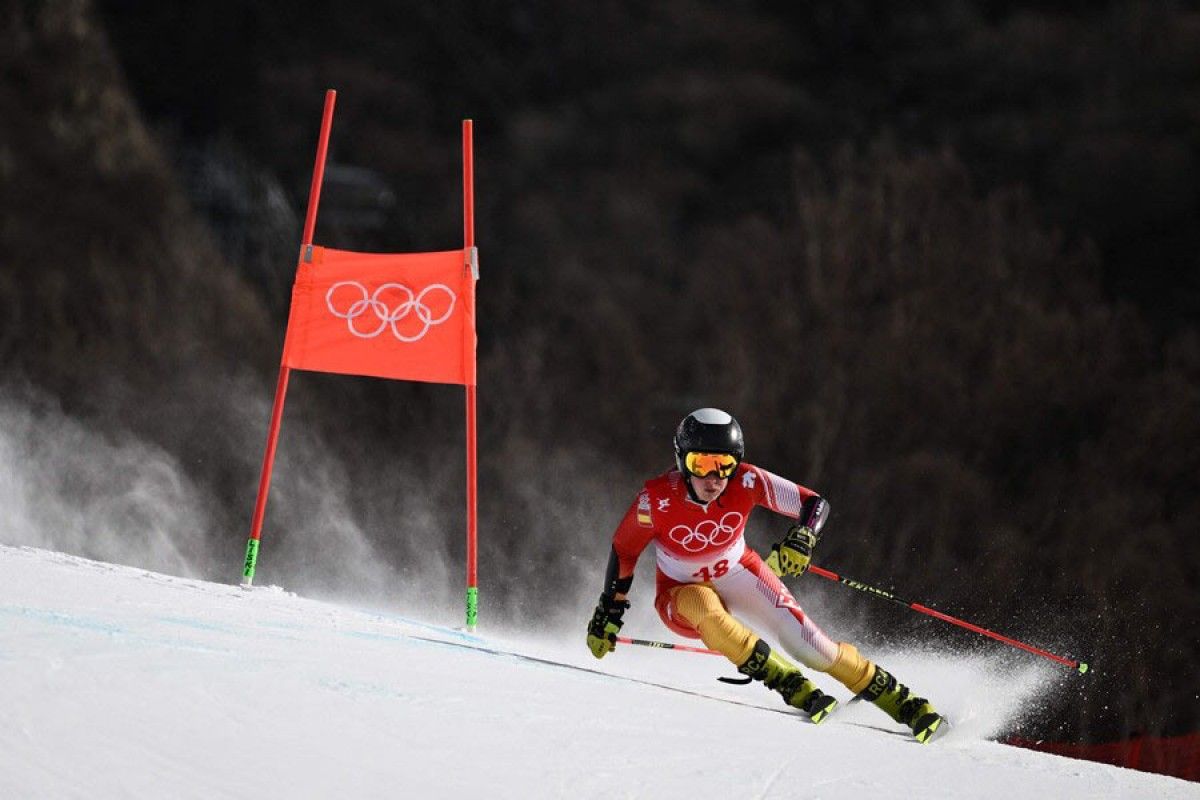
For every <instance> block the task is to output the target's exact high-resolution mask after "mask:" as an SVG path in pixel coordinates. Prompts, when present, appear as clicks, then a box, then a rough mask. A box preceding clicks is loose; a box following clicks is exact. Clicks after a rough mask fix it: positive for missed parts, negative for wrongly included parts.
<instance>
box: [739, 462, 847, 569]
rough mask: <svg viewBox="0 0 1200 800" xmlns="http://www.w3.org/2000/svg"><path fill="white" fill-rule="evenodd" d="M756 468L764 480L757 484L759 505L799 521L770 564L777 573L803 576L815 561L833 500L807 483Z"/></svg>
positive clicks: (789, 530) (775, 550)
mask: <svg viewBox="0 0 1200 800" xmlns="http://www.w3.org/2000/svg"><path fill="white" fill-rule="evenodd" d="M752 469H754V470H755V471H756V472H757V473H758V477H760V478H761V479H762V480H761V481H756V487H755V488H756V490H757V494H758V497H757V501H758V504H759V505H761V506H766V507H767V508H769V509H771V510H772V511H775V512H778V513H780V514H784V515H786V516H789V517H793V518H795V520H796V522H795V523H794V524H793V525H792V526H791V527H790V528H789V529H788V532H787V534H786V535H784V537H783V540H782V541H780V542H779V543H778V544H776V545H775V546H773V547H772V548H771V553H770V555H768V556H767V559H766V560H767V566H768V567H770V568H771V570H772V571H773V572H774V573H775V574H776V575H800V574H802V573H803V572H805V571H806V570H807V569H808V566H809V564H810V563H811V562H812V551H813V548H815V547H816V546H817V541H818V540H820V538H821V529H822V528H824V527H825V520H826V519H828V517H829V501H827V500H826V499H825V498H823V497H821V495H819V494H817V493H816V492H814V491H813V490H812V489H809V488H808V487H806V486H801V485H800V484H798V483H794V482H792V481H789V480H787V479H786V478H781V477H779V476H778V475H775V474H773V473H770V472H767V471H766V470H765V469H759V468H758V467H752Z"/></svg>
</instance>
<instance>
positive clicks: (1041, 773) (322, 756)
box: [0, 546, 1200, 800]
mask: <svg viewBox="0 0 1200 800" xmlns="http://www.w3.org/2000/svg"><path fill="white" fill-rule="evenodd" d="M439 622H440V623H449V624H453V622H454V621H453V620H433V621H429V622H421V621H417V620H416V619H413V618H409V617H404V616H399V615H395V614H391V613H386V612H374V611H365V610H357V609H353V608H347V607H341V606H336V605H331V604H327V603H319V602H315V601H312V600H308V599H305V598H301V597H297V596H295V595H293V594H290V593H288V592H285V591H283V590H280V589H277V588H259V589H254V590H249V591H247V590H243V589H241V588H239V587H236V586H232V585H222V584H215V583H206V582H202V581H196V580H190V579H184V578H176V577H171V576H168V575H163V574H158V573H153V572H147V571H145V570H140V569H134V568H130V567H121V566H114V565H111V564H105V563H101V562H95V561H88V560H85V559H81V558H77V557H74V556H68V555H63V554H60V553H54V552H49V551H45V550H38V549H34V548H28V547H21V548H15V547H5V546H0V718H2V720H3V722H2V724H0V798H27V797H37V798H42V797H51V798H61V797H87V798H108V797H155V798H160V797H161V798H165V797H171V798H190V797H196V798H205V800H213V799H214V798H229V797H246V798H272V797H289V798H307V797H412V796H423V797H438V798H441V797H451V798H453V797H483V798H488V800H492V799H493V798H509V797H513V798H516V797H521V798H524V797H571V798H586V797H596V798H601V797H602V798H621V797H655V798H676V797H679V798H682V797H688V798H703V797H738V798H743V797H755V798H768V797H799V796H803V797H810V798H822V797H823V798H837V797H853V798H856V800H862V798H871V799H872V800H877V799H878V798H904V800H911V798H913V797H965V798H1005V799H1006V800H1008V798H1023V797H1054V798H1097V797H1121V798H1130V797H1147V798H1185V797H1186V798H1192V799H1193V800H1195V799H1196V798H1200V786H1198V785H1197V784H1194V783H1187V782H1184V781H1181V780H1178V779H1174V778H1169V777H1165V776H1160V775H1152V774H1147V773H1140V772H1134V771H1132V770H1125V769H1120V768H1116V767H1110V766H1105V765H1102V764H1095V763H1091V762H1084V761H1074V760H1071V759H1066V758H1061V757H1058V756H1052V755H1046V754H1042V753H1034V752H1029V751H1025V750H1019V749H1016V748H1012V747H1007V746H1004V745H1001V744H997V743H994V742H990V741H987V739H986V737H987V736H988V735H990V734H993V733H994V732H995V730H996V729H997V728H998V726H1002V725H1003V723H1004V720H1005V718H1006V717H1007V715H1010V714H1011V713H1012V708H1013V707H1015V706H1016V705H1019V704H1020V700H1021V698H1020V697H1014V696H1013V694H1012V692H1011V687H1012V686H1013V685H1014V683H1016V684H1019V685H1020V686H1022V687H1023V689H1022V691H1024V692H1026V693H1031V692H1034V691H1036V690H1037V687H1038V685H1039V681H1040V680H1041V679H1040V678H1039V676H1038V673H1037V672H1036V670H1032V668H1031V671H1030V672H1029V673H1028V674H1023V675H1022V674H1016V675H1014V674H1013V673H1012V672H1011V671H1008V672H1006V674H1004V675H995V674H991V673H989V671H988V667H987V665H986V664H980V663H957V662H949V661H947V660H945V659H943V660H941V661H938V662H935V663H936V667H934V669H935V670H936V672H935V674H933V675H929V674H928V671H929V669H930V667H929V663H930V660H929V658H928V655H927V654H925V655H911V654H910V655H908V656H905V655H904V654H890V655H889V658H888V665H889V666H891V667H893V668H894V669H895V671H897V672H901V673H902V674H916V673H917V672H918V669H917V665H918V664H921V663H924V664H925V665H926V666H925V670H926V672H925V680H926V682H927V683H928V684H929V689H928V690H926V691H929V692H930V693H932V690H934V689H936V696H937V697H938V701H939V706H940V707H941V708H943V709H944V710H946V711H947V712H948V713H950V714H953V715H955V717H956V718H957V719H958V720H959V723H958V725H957V726H956V727H955V728H954V730H952V731H951V732H950V733H949V734H948V735H947V736H945V737H943V738H942V739H941V740H939V741H937V742H935V743H934V744H931V745H927V746H921V745H918V744H916V743H915V742H913V741H912V740H911V739H910V738H908V737H907V735H906V734H905V733H904V732H903V731H902V730H901V729H900V728H898V727H897V726H895V725H893V724H892V723H891V722H890V720H888V719H887V718H886V717H884V716H883V715H882V714H881V713H880V712H878V711H877V710H876V709H873V708H870V707H868V706H865V705H862V704H856V705H855V706H850V707H847V708H844V709H842V710H841V711H839V712H838V714H837V715H836V716H834V717H831V718H830V719H829V721H828V722H826V723H825V724H823V725H821V726H819V727H817V726H813V725H811V724H809V723H807V722H805V721H803V720H802V719H800V718H799V717H797V716H795V715H792V714H790V713H786V712H785V713H780V712H779V709H780V705H779V704H778V703H777V702H775V701H774V696H773V695H771V694H770V693H768V692H767V691H766V690H765V689H763V688H762V687H760V686H748V687H739V686H729V685H726V684H721V683H718V682H717V681H715V680H714V677H715V676H717V675H720V674H732V670H731V669H730V668H729V667H728V666H727V665H726V664H725V663H724V662H723V660H721V659H719V658H715V657H712V656H704V655H686V654H682V653H678V652H669V651H657V650H652V649H649V648H636V647H629V646H626V647H622V648H620V649H618V651H617V652H616V653H614V654H612V655H610V656H609V657H608V658H606V659H605V660H604V661H602V662H597V661H595V660H594V659H593V658H592V657H591V656H590V654H588V653H587V651H586V648H585V647H584V645H583V641H582V639H583V637H582V633H581V632H580V635H578V636H575V637H573V638H570V640H569V641H563V637H562V636H556V637H543V638H538V637H537V636H535V635H531V634H525V635H523V636H517V635H515V634H509V635H508V636H506V637H497V636H492V635H487V638H486V639H484V638H480V637H474V636H469V635H467V634H465V633H461V632H458V631H455V630H454V629H452V628H449V627H442V626H441V625H438V624H434V623H439ZM581 630H582V626H581ZM484 633H487V632H486V631H485V632H484ZM478 648H490V649H491V650H493V651H496V650H501V651H507V652H509V653H520V654H523V655H524V656H525V657H522V656H520V655H505V654H497V653H496V652H486V651H485V650H481V649H478ZM906 659H907V661H908V662H910V663H906ZM548 661H561V662H564V663H565V664H567V665H568V666H561V665H557V664H554V663H547V662H548ZM571 665H573V666H571ZM606 673H607V674H606ZM819 677H823V676H819ZM654 684H659V685H654ZM1002 686H1003V687H1007V688H1006V690H1005V691H1001V687H1002ZM826 688H827V689H832V688H833V687H829V686H826ZM918 688H920V687H918ZM1018 694H1019V693H1018ZM700 695H709V696H711V697H708V696H700ZM712 698H724V700H721V699H712ZM730 701H732V702H730ZM759 706H761V707H759ZM1006 706H1007V707H1006Z"/></svg>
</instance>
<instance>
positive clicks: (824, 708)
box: [738, 639, 837, 725]
mask: <svg viewBox="0 0 1200 800" xmlns="http://www.w3.org/2000/svg"><path fill="white" fill-rule="evenodd" d="M738 672H740V673H742V674H743V675H748V676H749V677H751V678H753V679H754V680H757V681H762V682H763V683H765V684H766V685H767V688H768V689H774V690H775V691H777V692H779V694H780V696H782V697H783V702H785V703H787V704H788V705H789V706H792V707H793V708H798V709H800V710H801V711H803V712H804V713H805V714H808V718H809V719H810V720H811V721H812V722H813V724H814V725H816V724H820V722H821V720H823V719H825V717H827V716H829V713H830V712H831V711H833V709H834V708H836V707H837V700H836V699H835V698H833V697H832V696H830V695H827V694H825V693H824V692H822V691H821V690H820V689H818V688H817V687H816V685H814V684H813V682H812V681H810V680H809V679H808V678H806V677H804V674H803V673H801V672H800V670H799V669H798V668H797V667H796V666H794V665H793V664H791V663H789V662H788V661H787V659H785V658H784V657H783V656H781V655H779V654H778V653H776V652H774V651H773V650H771V647H770V645H768V644H767V643H766V642H764V641H763V640H762V639H759V640H758V641H757V642H756V643H755V645H754V650H753V651H752V652H751V653H750V657H749V658H748V659H746V661H745V662H744V663H742V664H741V665H740V666H739V667H738Z"/></svg>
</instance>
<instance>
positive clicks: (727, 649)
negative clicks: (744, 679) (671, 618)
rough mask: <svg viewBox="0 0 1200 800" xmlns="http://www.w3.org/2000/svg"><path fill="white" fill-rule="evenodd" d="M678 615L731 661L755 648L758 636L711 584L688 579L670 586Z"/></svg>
mask: <svg viewBox="0 0 1200 800" xmlns="http://www.w3.org/2000/svg"><path fill="white" fill-rule="evenodd" d="M672 600H673V602H674V605H675V609H676V611H678V612H679V616H681V617H683V618H684V619H685V620H687V621H688V622H689V623H690V624H691V626H692V627H693V628H695V629H696V631H697V632H699V634H700V639H701V640H702V641H703V642H704V644H705V645H707V646H708V647H711V648H712V649H713V650H718V651H720V652H721V654H722V655H724V656H725V657H726V658H728V659H729V660H730V661H732V662H733V663H734V664H743V663H745V661H746V659H748V658H749V657H750V653H751V652H753V650H754V645H755V643H757V642H758V636H757V635H755V633H754V632H753V631H752V630H750V629H749V628H747V627H746V626H745V625H743V624H742V623H740V622H738V621H737V620H736V619H735V618H734V617H733V615H732V614H730V613H729V611H727V610H726V608H725V604H724V603H722V602H721V598H720V596H719V595H718V594H717V593H716V592H715V591H714V590H713V589H712V587H710V586H704V585H701V584H696V583H689V584H687V585H686V586H680V587H679V588H677V589H674V590H672Z"/></svg>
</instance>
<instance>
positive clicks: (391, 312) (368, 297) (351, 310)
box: [325, 281, 458, 342]
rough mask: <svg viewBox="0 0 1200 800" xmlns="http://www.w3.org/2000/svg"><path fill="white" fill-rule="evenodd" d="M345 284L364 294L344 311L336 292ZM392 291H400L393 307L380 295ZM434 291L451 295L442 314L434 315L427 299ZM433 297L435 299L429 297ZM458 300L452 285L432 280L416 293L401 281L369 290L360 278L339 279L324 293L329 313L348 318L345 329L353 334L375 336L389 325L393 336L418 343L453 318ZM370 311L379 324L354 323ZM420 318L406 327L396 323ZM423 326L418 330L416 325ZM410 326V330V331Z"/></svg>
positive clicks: (370, 337) (362, 337) (363, 336)
mask: <svg viewBox="0 0 1200 800" xmlns="http://www.w3.org/2000/svg"><path fill="white" fill-rule="evenodd" d="M343 286H349V287H352V288H353V289H355V290H357V293H358V294H360V295H361V297H359V299H357V300H354V301H353V302H352V303H350V305H349V307H346V308H345V309H344V310H339V306H341V305H342V304H341V303H338V304H337V305H335V304H334V297H333V295H334V292H336V291H337V290H338V289H340V288H341V287H343ZM388 291H393V292H396V293H399V295H400V296H401V297H400V301H399V303H398V304H396V306H395V307H394V308H393V307H392V306H391V305H389V304H388V303H387V302H385V300H383V299H381V296H382V295H384V293H385V292H388ZM431 292H438V293H439V295H438V297H440V296H441V294H442V293H444V295H445V296H446V297H447V298H449V300H448V301H445V300H444V301H442V302H445V303H446V309H445V311H443V312H442V313H441V314H440V315H438V316H436V317H435V316H434V311H433V309H432V308H431V307H430V306H429V305H428V304H427V303H426V302H425V300H426V298H427V297H429V295H430V293H431ZM430 299H431V300H432V299H433V298H430ZM457 301H458V296H457V295H455V294H454V292H452V291H450V288H449V287H447V286H444V285H442V284H440V283H431V284H430V285H428V286H426V287H425V288H424V289H422V290H421V291H420V292H419V293H417V294H413V290H412V289H409V288H408V287H407V286H405V285H404V284H402V283H385V284H383V285H382V286H380V287H379V288H378V289H376V290H375V291H374V292H373V293H368V292H367V287H365V286H363V285H362V284H361V283H359V282H358V281H339V282H338V283H335V284H334V285H333V286H330V287H329V291H328V292H326V293H325V305H326V306H327V307H328V308H329V313H330V314H333V315H334V316H335V317H338V318H340V319H344V320H346V328H347V330H349V331H350V333H352V334H354V335H355V336H357V337H358V338H360V339H373V338H375V337H376V336H378V335H379V334H381V333H383V331H384V330H385V329H387V328H389V327H390V328H391V329H392V335H393V336H395V337H396V338H397V339H399V340H400V341H402V342H415V341H417V340H419V339H421V338H423V337H424V336H425V334H427V333H429V329H430V328H432V327H433V326H434V325H441V324H442V323H443V322H445V321H446V320H448V319H449V318H450V315H451V314H452V313H453V312H454V304H455V303H456V302H457ZM368 311H369V312H371V313H373V314H374V315H375V319H376V320H378V322H379V324H378V325H377V326H376V327H374V328H373V329H369V330H361V329H360V328H359V326H358V324H357V323H356V322H355V320H357V319H358V318H360V317H362V316H364V315H366V314H367V312H368ZM410 314H411V315H412V317H413V318H414V319H415V320H417V322H415V323H410V324H409V325H408V326H406V329H405V330H403V331H402V330H401V327H398V326H397V323H399V322H401V321H403V320H404V319H405V318H407V317H408V316H409V315H410ZM418 323H419V325H420V328H419V330H418V329H417V325H418ZM410 328H411V330H409V329H410Z"/></svg>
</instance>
